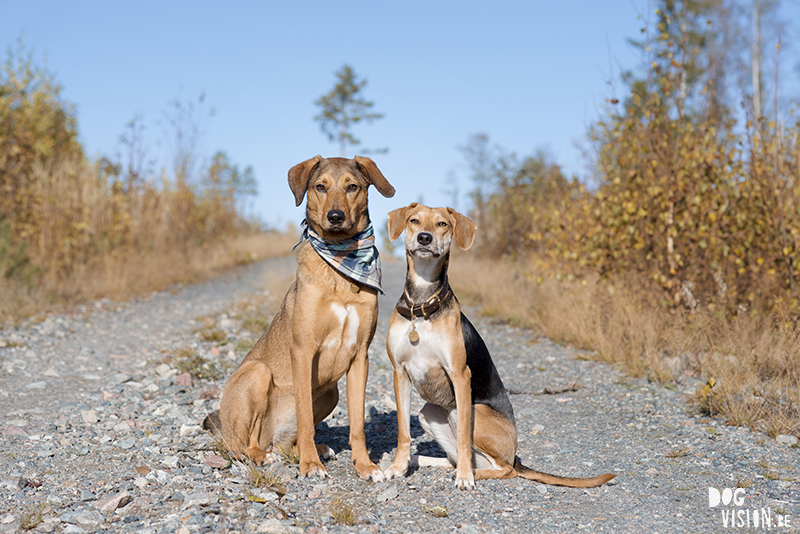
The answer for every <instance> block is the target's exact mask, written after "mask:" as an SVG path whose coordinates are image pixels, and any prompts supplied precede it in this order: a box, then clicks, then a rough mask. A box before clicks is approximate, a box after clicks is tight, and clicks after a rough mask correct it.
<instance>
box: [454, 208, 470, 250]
mask: <svg viewBox="0 0 800 534" xmlns="http://www.w3.org/2000/svg"><path fill="white" fill-rule="evenodd" d="M447 213H449V214H450V218H451V220H452V222H453V237H455V239H456V245H458V248H460V249H461V250H467V249H469V247H471V246H472V243H474V242H475V230H477V229H478V225H477V224H476V223H475V221H473V220H472V219H470V218H469V217H465V216H463V215H461V214H460V213H458V212H457V211H456V210H454V209H453V208H447Z"/></svg>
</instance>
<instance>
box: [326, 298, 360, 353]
mask: <svg viewBox="0 0 800 534" xmlns="http://www.w3.org/2000/svg"><path fill="white" fill-rule="evenodd" d="M331 312H332V313H333V315H334V316H336V318H337V319H338V322H339V327H338V328H333V329H332V330H331V332H330V333H329V334H328V337H327V339H325V342H324V343H323V347H324V348H326V349H333V350H336V349H337V348H351V349H355V347H356V341H357V340H358V325H359V317H358V311H357V310H356V307H355V306H351V305H349V304H345V305H342V304H339V303H338V302H334V303H333V304H331Z"/></svg>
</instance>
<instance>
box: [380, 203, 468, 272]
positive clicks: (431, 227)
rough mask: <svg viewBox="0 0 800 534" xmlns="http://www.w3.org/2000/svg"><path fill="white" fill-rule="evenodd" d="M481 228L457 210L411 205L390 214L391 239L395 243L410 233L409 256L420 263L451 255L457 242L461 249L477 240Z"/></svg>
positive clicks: (407, 238) (407, 253) (408, 240)
mask: <svg viewBox="0 0 800 534" xmlns="http://www.w3.org/2000/svg"><path fill="white" fill-rule="evenodd" d="M477 227H478V225H477V224H475V223H474V222H473V221H472V219H470V218H469V217H465V216H464V215H461V214H460V213H458V212H457V211H456V210H454V209H453V208H429V207H427V206H423V205H422V204H417V203H416V202H414V203H413V204H409V205H408V206H406V207H405V208H399V209H396V210H394V211H391V212H389V239H391V240H392V241H394V240H395V239H397V238H398V237H400V234H402V233H403V231H405V233H406V255H408V256H410V257H412V258H415V259H419V260H431V259H432V260H435V261H438V260H439V259H440V258H443V257H445V256H447V254H448V253H449V252H450V244H451V243H452V242H453V240H455V242H456V245H458V247H459V248H460V249H461V250H467V249H468V248H470V247H471V246H472V243H473V242H474V241H475V230H476V229H477Z"/></svg>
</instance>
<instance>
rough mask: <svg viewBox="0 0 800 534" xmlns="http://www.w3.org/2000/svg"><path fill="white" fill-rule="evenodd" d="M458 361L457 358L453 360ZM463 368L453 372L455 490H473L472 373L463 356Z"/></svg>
mask: <svg viewBox="0 0 800 534" xmlns="http://www.w3.org/2000/svg"><path fill="white" fill-rule="evenodd" d="M454 360H455V361H459V359H458V358H454ZM460 361H463V362H464V366H463V367H462V368H461V369H454V370H453V374H454V376H453V389H454V390H455V394H456V410H457V411H458V422H457V427H458V428H456V434H457V435H456V455H457V465H456V488H458V489H460V490H467V489H475V477H474V475H473V474H472V388H471V386H470V380H471V378H472V373H471V372H470V370H469V367H467V365H466V361H467V356H466V354H464V355H463V360H460Z"/></svg>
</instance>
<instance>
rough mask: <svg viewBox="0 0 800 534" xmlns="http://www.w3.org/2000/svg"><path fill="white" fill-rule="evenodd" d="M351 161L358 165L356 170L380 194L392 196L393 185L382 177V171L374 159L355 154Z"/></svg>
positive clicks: (387, 196)
mask: <svg viewBox="0 0 800 534" xmlns="http://www.w3.org/2000/svg"><path fill="white" fill-rule="evenodd" d="M353 161H355V162H356V165H358V170H360V171H361V174H363V175H364V176H365V177H366V178H367V180H369V181H370V182H372V185H374V186H375V189H377V190H378V192H379V193H380V194H381V195H383V196H385V197H386V198H392V197H393V196H394V187H392V184H390V183H389V181H388V180H387V179H386V178H384V176H383V173H382V172H381V171H380V170H379V169H378V166H377V165H375V162H374V161H372V160H371V159H369V158H365V157H364V156H356V157H354V158H353Z"/></svg>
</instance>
